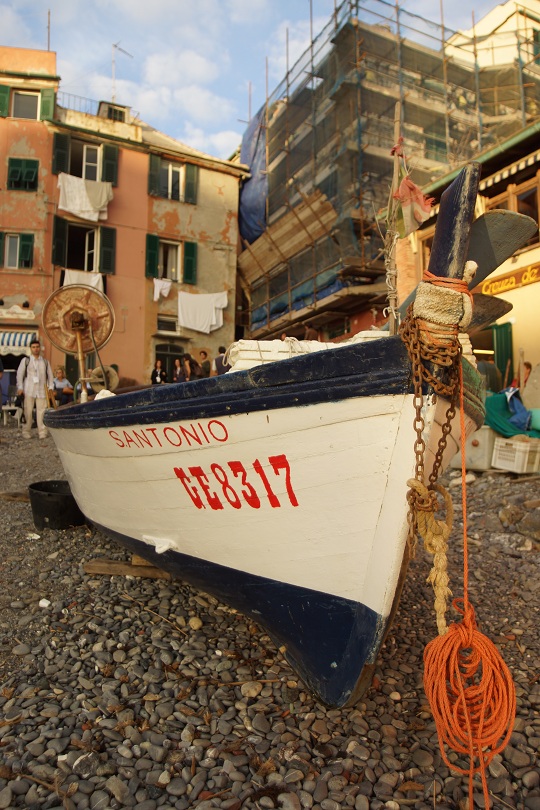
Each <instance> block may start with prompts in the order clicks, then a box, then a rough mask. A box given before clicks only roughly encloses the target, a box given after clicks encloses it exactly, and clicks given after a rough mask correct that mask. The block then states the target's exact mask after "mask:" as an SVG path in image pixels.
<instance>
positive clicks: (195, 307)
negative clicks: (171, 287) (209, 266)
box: [178, 292, 227, 334]
mask: <svg viewBox="0 0 540 810" xmlns="http://www.w3.org/2000/svg"><path fill="white" fill-rule="evenodd" d="M226 306H227V293H226V292H220V293H208V294H200V295H196V294H193V293H184V292H180V293H178V324H179V325H180V326H185V327H186V328H187V329H193V330H194V331H196V332H205V333H206V334H208V333H209V332H213V331H214V330H215V329H219V328H220V326H223V310H224V309H225V308H226Z"/></svg>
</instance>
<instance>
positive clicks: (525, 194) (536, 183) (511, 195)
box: [486, 173, 540, 246]
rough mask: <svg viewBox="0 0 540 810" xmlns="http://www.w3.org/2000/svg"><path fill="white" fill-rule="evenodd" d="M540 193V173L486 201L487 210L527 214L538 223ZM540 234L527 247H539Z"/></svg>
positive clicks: (511, 185)
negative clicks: (500, 209) (503, 209)
mask: <svg viewBox="0 0 540 810" xmlns="http://www.w3.org/2000/svg"><path fill="white" fill-rule="evenodd" d="M539 193H540V173H539V174H538V175H537V176H535V177H533V178H531V179H529V180H524V181H523V183H510V185H509V186H508V187H507V189H506V191H504V192H503V193H502V194H499V195H498V196H497V197H491V198H490V199H489V200H487V201H486V210H492V209H493V208H505V209H507V210H509V211H517V212H518V213H520V214H526V215H527V216H529V217H532V219H534V220H535V221H536V222H538V213H539V211H540V205H539ZM538 241H539V234H538V232H536V233H535V234H534V236H532V237H531V238H530V239H529V241H528V242H527V246H531V245H537V244H538Z"/></svg>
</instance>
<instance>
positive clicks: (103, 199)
mask: <svg viewBox="0 0 540 810" xmlns="http://www.w3.org/2000/svg"><path fill="white" fill-rule="evenodd" d="M58 188H59V189H60V198H59V201H58V208H61V209H62V210H63V211H67V212H68V213H70V214H74V215H75V216H76V217H79V218H80V219H87V220H90V221H91V222H97V221H98V219H106V218H107V204H108V203H109V202H110V201H111V200H112V198H113V194H112V184H111V183H102V182H99V181H96V180H84V178H82V177H74V176H73V175H72V174H65V172H61V173H60V174H59V175H58Z"/></svg>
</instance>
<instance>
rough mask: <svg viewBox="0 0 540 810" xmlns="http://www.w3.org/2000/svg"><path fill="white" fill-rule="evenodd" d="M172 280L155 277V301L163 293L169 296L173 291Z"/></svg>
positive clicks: (164, 295) (165, 296)
mask: <svg viewBox="0 0 540 810" xmlns="http://www.w3.org/2000/svg"><path fill="white" fill-rule="evenodd" d="M171 285H172V281H169V279H166V278H155V279H154V301H158V300H159V296H160V295H162V296H163V298H167V296H168V295H169V293H170V291H171Z"/></svg>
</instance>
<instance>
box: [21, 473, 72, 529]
mask: <svg viewBox="0 0 540 810" xmlns="http://www.w3.org/2000/svg"><path fill="white" fill-rule="evenodd" d="M28 493H29V495H30V506H31V507H32V517H33V518H34V526H35V527H36V529H69V527H70V526H82V525H83V523H86V518H85V517H84V515H83V513H82V512H81V510H80V509H79V507H78V506H77V501H76V500H75V498H74V497H73V495H72V494H71V489H70V487H69V484H68V482H67V481H36V483H35V484H30V486H29V487H28Z"/></svg>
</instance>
